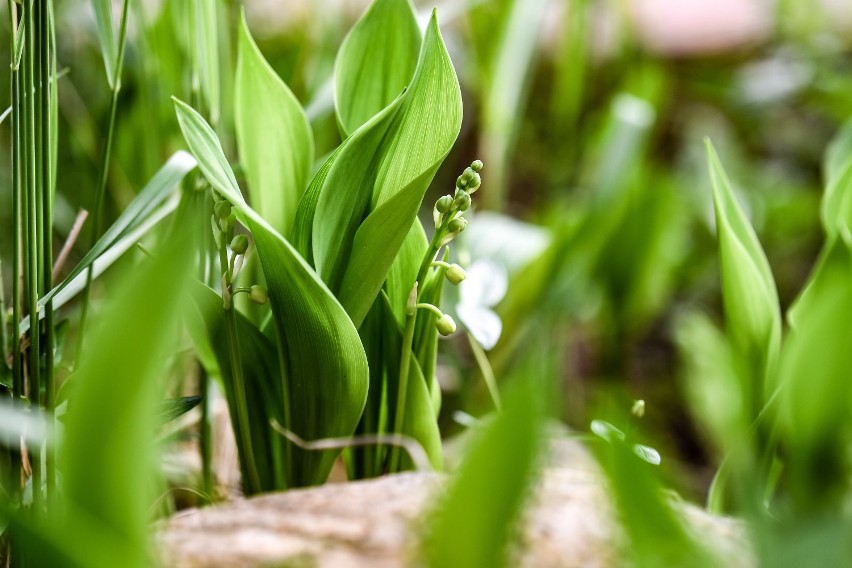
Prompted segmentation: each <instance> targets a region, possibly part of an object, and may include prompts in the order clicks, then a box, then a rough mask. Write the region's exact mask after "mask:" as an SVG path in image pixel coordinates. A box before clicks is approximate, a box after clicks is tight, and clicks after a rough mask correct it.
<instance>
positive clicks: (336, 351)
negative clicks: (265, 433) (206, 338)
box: [175, 100, 369, 485]
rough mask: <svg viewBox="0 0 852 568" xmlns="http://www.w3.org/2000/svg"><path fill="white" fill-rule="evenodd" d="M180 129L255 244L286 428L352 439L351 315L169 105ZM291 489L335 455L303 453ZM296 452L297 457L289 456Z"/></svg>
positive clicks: (205, 136)
mask: <svg viewBox="0 0 852 568" xmlns="http://www.w3.org/2000/svg"><path fill="white" fill-rule="evenodd" d="M175 108H176V111H177V116H178V122H179V123H180V126H181V129H182V131H183V134H184V138H185V139H186V141H187V144H188V145H189V147H190V149H191V151H192V153H193V154H194V155H195V156H196V159H197V160H198V164H199V167H200V169H201V171H202V173H203V174H204V176H205V177H206V178H207V180H208V181H209V182H210V183H211V185H212V186H213V188H214V189H215V190H216V191H217V192H218V193H219V194H221V195H222V197H224V198H225V199H227V200H228V201H229V202H231V204H232V205H233V206H234V207H235V208H236V210H237V212H238V218H239V219H240V220H241V222H243V224H245V225H246V227H248V229H249V230H250V231H251V233H252V236H253V237H254V241H255V245H256V247H257V254H258V256H259V257H260V261H261V265H262V266H263V271H264V275H265V277H266V282H267V285H268V288H269V299H270V304H271V307H272V313H273V319H274V321H275V327H276V329H277V332H278V349H279V350H280V355H281V360H282V361H284V362H285V365H286V368H285V369H283V373H282V375H283V376H282V380H284V381H285V382H286V386H285V388H284V389H283V390H284V392H285V393H287V395H288V402H289V405H290V407H291V408H293V409H295V408H298V412H291V413H290V421H289V423H286V424H284V426H286V427H287V428H288V429H289V430H291V431H293V432H295V433H296V434H297V435H298V436H299V437H301V438H302V439H304V440H308V441H311V440H316V439H320V438H329V437H341V436H348V435H351V434H352V432H353V431H354V430H355V426H356V425H357V423H358V419H359V418H360V416H361V412H362V410H363V408H364V403H365V400H366V396H367V386H368V380H369V378H368V370H367V360H366V356H365V354H364V348H363V347H362V345H361V341H360V338H359V337H358V332H357V330H356V329H355V326H354V325H353V324H352V321H351V320H350V319H349V316H348V315H347V314H346V312H345V311H344V310H343V308H342V307H341V305H340V304H339V303H338V301H337V300H336V299H335V297H334V296H333V295H332V294H331V292H330V291H329V290H328V288H327V287H326V286H325V284H323V282H322V281H321V280H320V279H319V278H318V277H317V275H316V273H315V272H314V271H313V269H311V267H310V266H308V264H307V263H306V262H305V261H304V259H303V258H302V257H301V256H299V254H298V253H297V252H296V251H295V250H294V249H293V247H292V245H290V243H289V242H288V241H287V240H286V239H284V238H283V237H282V236H281V235H279V234H278V233H277V232H276V231H275V230H274V229H272V227H270V226H269V224H268V223H267V222H266V221H265V220H264V219H263V218H262V217H261V216H260V215H259V214H258V213H257V212H255V211H254V210H253V209H252V208H250V207H249V206H248V205H247V204H246V202H245V200H244V199H243V197H242V194H241V192H240V189H239V186H238V185H237V182H236V179H235V178H234V174H233V171H232V170H231V167H230V165H229V164H228V161H227V158H225V155H224V153H223V151H222V147H221V144H220V143H219V140H218V138H217V137H216V134H215V133H214V132H213V130H212V129H211V128H210V126H209V125H208V124H207V123H206V122H205V121H204V119H203V118H202V117H201V116H200V115H199V114H198V113H197V112H196V111H194V110H193V109H192V108H191V107H189V106H188V105H186V104H185V103H182V102H180V101H178V100H175ZM303 452H304V453H302V454H301V455H300V456H299V459H294V461H293V463H292V465H291V467H292V472H291V473H292V480H291V481H292V485H312V484H317V483H322V482H323V481H325V479H326V477H327V476H328V472H329V470H330V469H331V465H332V463H333V461H334V458H335V456H336V455H337V454H338V453H339V452H337V451H325V452H308V451H303ZM294 453H295V450H294Z"/></svg>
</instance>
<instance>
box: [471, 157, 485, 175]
mask: <svg viewBox="0 0 852 568" xmlns="http://www.w3.org/2000/svg"><path fill="white" fill-rule="evenodd" d="M483 165H484V164H483V163H482V160H474V161H473V162H472V163H471V164H470V169H472V170H473V171H475V172H476V173H479V172H481V171H482V167H483Z"/></svg>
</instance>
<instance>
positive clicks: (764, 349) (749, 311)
mask: <svg viewBox="0 0 852 568" xmlns="http://www.w3.org/2000/svg"><path fill="white" fill-rule="evenodd" d="M707 160H708V164H709V169H710V179H711V181H712V184H713V203H714V205H715V209H716V233H717V239H718V241H719V263H720V268H721V272H722V295H723V300H724V305H725V318H726V321H727V331H728V336H729V337H730V338H731V341H732V345H733V347H734V349H735V352H736V354H737V356H738V357H739V358H740V359H741V363H742V364H743V365H745V368H744V369H743V370H744V371H745V372H746V373H748V375H749V377H750V380H752V381H754V382H753V384H752V385H749V386H746V388H745V392H746V393H748V394H747V398H746V399H745V400H744V404H745V405H746V406H747V407H750V408H754V409H756V410H759V409H760V406H762V404H761V401H762V400H763V399H764V393H766V392H769V391H770V389H771V387H772V385H771V384H769V383H768V382H766V381H767V379H768V378H770V377H771V376H772V373H773V369H774V368H775V366H776V363H777V358H778V351H779V349H780V346H781V311H780V307H779V303H778V292H777V290H776V289H775V281H774V280H773V278H772V272H771V270H770V268H769V262H768V261H767V260H766V256H765V255H764V253H763V249H762V248H761V246H760V242H759V241H758V240H757V235H755V233H754V229H752V227H751V225H750V224H749V222H748V219H746V216H745V214H744V213H743V211H742V209H741V208H740V206H739V204H738V203H737V200H736V198H735V197H734V192H733V190H732V188H731V183H730V181H729V180H728V177H727V175H726V174H725V171H724V169H723V168H722V164H721V163H720V162H719V158H718V156H717V155H716V151H715V150H714V148H713V145H712V144H711V143H710V141H709V140H708V141H707Z"/></svg>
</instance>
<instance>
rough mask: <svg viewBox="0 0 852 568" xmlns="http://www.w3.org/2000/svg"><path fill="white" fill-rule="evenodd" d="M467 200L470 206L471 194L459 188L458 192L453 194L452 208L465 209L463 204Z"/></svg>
mask: <svg viewBox="0 0 852 568" xmlns="http://www.w3.org/2000/svg"><path fill="white" fill-rule="evenodd" d="M465 201H467V202H468V207H470V196H469V195H468V194H467V193H466V192H465V190H463V189H457V190H456V194H455V195H454V196H453V204H452V208H453V209H456V210H461V211H465V209H462V205H463V204H464V202H465Z"/></svg>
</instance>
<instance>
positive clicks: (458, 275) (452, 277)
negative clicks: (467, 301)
mask: <svg viewBox="0 0 852 568" xmlns="http://www.w3.org/2000/svg"><path fill="white" fill-rule="evenodd" d="M465 278H467V273H466V272H465V271H464V268H462V267H461V266H459V265H458V264H451V265H450V267H449V268H448V269H447V280H449V281H450V283H451V284H454V285H456V286H458V284H459V283H461V281H462V280H464V279H465Z"/></svg>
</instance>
